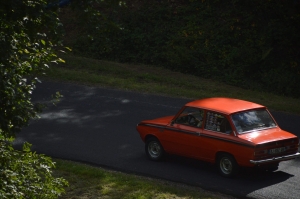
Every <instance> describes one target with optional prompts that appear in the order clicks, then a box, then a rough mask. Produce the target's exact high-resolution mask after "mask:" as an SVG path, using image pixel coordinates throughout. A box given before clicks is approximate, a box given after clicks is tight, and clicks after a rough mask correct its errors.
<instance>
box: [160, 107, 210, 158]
mask: <svg viewBox="0 0 300 199" xmlns="http://www.w3.org/2000/svg"><path fill="white" fill-rule="evenodd" d="M203 115H204V111H203V110H202V109H199V108H193V107H185V108H184V109H183V110H182V112H181V113H180V114H178V116H177V118H175V119H174V120H173V122H172V123H171V124H170V125H168V126H167V128H165V130H164V133H163V134H164V136H163V142H164V143H163V145H164V148H165V150H166V151H167V152H170V153H174V154H178V155H183V156H188V157H194V158H198V157H200V154H201V152H200V146H201V144H200V142H201V137H200V134H201V132H202V131H203V129H202V126H203V125H202V123H203Z"/></svg>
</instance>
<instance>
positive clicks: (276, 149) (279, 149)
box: [269, 147, 286, 154]
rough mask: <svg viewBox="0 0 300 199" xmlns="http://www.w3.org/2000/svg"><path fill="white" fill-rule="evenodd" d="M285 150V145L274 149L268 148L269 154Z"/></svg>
mask: <svg viewBox="0 0 300 199" xmlns="http://www.w3.org/2000/svg"><path fill="white" fill-rule="evenodd" d="M285 150H286V148H285V147H280V148H275V149H270V150H269V154H276V153H282V152H284V151H285Z"/></svg>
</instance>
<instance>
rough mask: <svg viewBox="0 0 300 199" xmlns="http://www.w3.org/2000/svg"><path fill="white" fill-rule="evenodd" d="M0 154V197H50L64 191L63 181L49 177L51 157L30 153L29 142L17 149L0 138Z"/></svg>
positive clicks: (41, 198) (64, 182)
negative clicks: (21, 149)
mask: <svg viewBox="0 0 300 199" xmlns="http://www.w3.org/2000/svg"><path fill="white" fill-rule="evenodd" d="M0 157H1V158H0V178H1V180H0V198H3V199H23V198H28V199H38V198H40V199H44V198H47V199H51V198H57V197H58V196H60V195H61V194H62V193H64V189H63V187H64V186H66V185H67V184H68V183H67V181H66V180H64V179H62V178H53V177H52V172H51V169H53V168H54V163H53V162H52V160H51V159H50V158H48V157H46V156H44V155H40V154H36V153H34V152H31V150H30V144H28V143H25V144H24V146H23V151H17V150H14V149H13V147H12V145H11V142H8V141H3V139H0Z"/></svg>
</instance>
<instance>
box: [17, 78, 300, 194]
mask: <svg viewBox="0 0 300 199" xmlns="http://www.w3.org/2000/svg"><path fill="white" fill-rule="evenodd" d="M56 91H59V92H60V93H61V94H62V95H63V96H64V97H63V98H62V100H61V101H60V102H59V103H58V104H57V105H56V106H54V105H52V103H51V95H52V94H54V93H55V92H56ZM33 100H34V101H35V102H42V103H46V104H47V105H48V108H46V109H45V110H44V112H43V113H41V114H40V116H41V118H40V119H39V120H36V121H32V122H31V124H30V125H29V127H26V128H24V129H23V130H22V132H21V133H19V134H18V136H17V139H16V142H15V146H16V147H19V146H21V144H22V143H23V142H24V141H28V142H30V143H31V144H33V146H32V149H33V150H35V151H37V152H38V153H43V154H46V155H48V156H52V157H57V158H62V159H67V160H74V161H81V162H86V163H90V164H94V165H98V166H103V167H108V168H111V169H116V170H119V171H124V172H128V173H134V174H139V175H144V176H150V177H155V178H159V179H164V180H169V181H174V182H180V183H185V184H188V185H193V186H198V187H201V188H204V189H207V190H210V191H217V192H221V193H224V194H229V195H232V196H235V197H238V198H258V199H268V198H270V199H271V198H272V199H273V198H277V199H292V198H295V199H296V198H300V159H296V160H291V161H286V162H283V163H281V164H280V167H279V170H278V171H276V172H273V173H267V172H256V171H253V170H248V169H246V170H242V171H241V172H240V174H239V175H238V176H237V177H236V178H234V179H227V178H224V177H221V176H220V175H219V174H218V173H217V171H216V170H215V169H214V167H212V166H211V165H210V164H208V163H205V162H201V161H197V160H192V159H187V158H183V157H178V156H167V158H166V160H165V161H163V162H152V161H149V160H148V159H147V158H146V155H145V152H144V143H143V142H142V141H141V139H140V137H139V135H138V133H137V131H136V129H135V127H136V124H137V123H138V122H140V121H141V120H144V119H153V118H156V117H161V116H167V115H174V114H175V113H177V111H178V110H179V109H180V108H181V106H182V105H184V104H185V103H186V102H188V101H191V100H190V99H183V98H171V97H165V96H160V95H151V94H142V93H136V92H130V91H122V90H114V89H106V88H97V87H88V86H81V85H76V84H68V83H61V82H51V81H48V82H47V81H45V82H43V83H42V84H39V85H38V87H37V89H36V91H35V92H34V94H33ZM272 114H273V116H274V117H275V119H276V120H277V122H278V123H279V125H280V126H281V128H282V129H285V130H288V131H290V132H292V133H294V134H297V135H298V136H299V133H300V127H299V121H300V116H298V115H293V114H287V113H280V112H274V111H272Z"/></svg>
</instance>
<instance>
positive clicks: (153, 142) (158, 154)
mask: <svg viewBox="0 0 300 199" xmlns="http://www.w3.org/2000/svg"><path fill="white" fill-rule="evenodd" d="M145 151H146V154H147V156H148V158H149V159H150V160H153V161H159V160H161V159H162V157H163V155H164V149H163V147H162V146H161V144H160V142H159V141H158V139H156V138H149V139H147V141H146V145H145Z"/></svg>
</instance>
